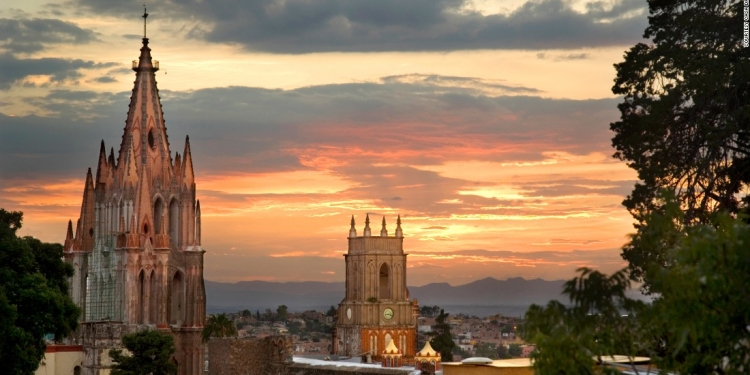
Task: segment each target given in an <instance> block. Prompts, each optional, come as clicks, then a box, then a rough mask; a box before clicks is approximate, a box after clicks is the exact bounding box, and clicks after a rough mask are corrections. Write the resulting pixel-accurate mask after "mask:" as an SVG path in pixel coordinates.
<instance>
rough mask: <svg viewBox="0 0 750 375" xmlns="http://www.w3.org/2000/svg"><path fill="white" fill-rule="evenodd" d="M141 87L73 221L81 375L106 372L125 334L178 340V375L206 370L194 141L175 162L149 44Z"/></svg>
mask: <svg viewBox="0 0 750 375" xmlns="http://www.w3.org/2000/svg"><path fill="white" fill-rule="evenodd" d="M133 70H134V71H135V72H136V77H135V83H134V88H133V93H132V96H131V97H130V105H129V109H128V115H127V120H126V121H125V129H124V132H123V135H122V141H121V143H120V148H119V151H118V152H117V154H115V152H114V149H111V150H110V153H109V156H107V152H106V151H107V150H106V148H105V146H104V141H102V144H101V149H100V152H99V160H98V165H97V169H96V176H92V173H91V169H89V170H88V173H87V175H86V183H85V186H84V191H83V202H82V204H81V215H80V217H79V219H78V221H77V222H76V225H75V233H74V230H73V229H74V226H73V223H72V221H71V222H69V223H68V230H67V236H66V239H65V253H64V257H65V261H66V262H68V263H69V264H71V265H72V266H73V268H74V269H75V275H74V276H73V278H72V280H71V286H72V288H71V296H72V298H73V300H74V301H75V302H76V304H77V305H78V306H79V307H80V308H81V310H82V316H81V323H82V324H81V328H80V329H79V330H78V331H77V332H76V334H75V336H74V337H72V338H70V339H69V341H71V342H72V343H76V344H80V345H82V346H83V348H84V363H83V372H82V373H83V374H84V375H93V374H97V375H98V374H104V373H107V372H108V369H109V366H110V365H111V363H110V362H109V357H108V355H107V352H108V351H109V349H111V348H114V347H119V346H120V345H121V341H120V339H121V337H122V335H123V334H126V333H130V332H135V331H138V330H141V329H158V330H160V331H163V332H165V333H169V334H171V335H172V336H173V338H174V340H175V347H176V353H175V356H174V361H175V362H176V363H177V365H178V369H179V372H178V373H179V374H180V375H188V374H190V375H197V374H202V373H203V372H204V361H203V346H202V344H201V337H200V334H201V331H202V328H203V324H204V320H205V315H206V293H205V288H204V282H203V255H204V253H205V251H204V250H203V248H202V247H201V219H200V215H201V214H200V202H198V201H197V200H196V190H195V176H194V174H193V160H192V155H191V152H190V141H189V139H186V140H185V148H184V152H183V154H182V155H180V154H179V153H177V154H175V157H174V158H172V154H171V151H170V149H169V146H170V144H169V142H168V138H167V128H166V126H165V122H164V116H163V112H162V106H161V102H160V98H159V91H158V89H157V87H156V78H155V72H156V71H158V70H159V62H158V61H156V60H152V58H151V49H150V48H149V47H148V38H145V37H144V38H143V47H142V48H141V53H140V58H139V59H138V60H134V61H133Z"/></svg>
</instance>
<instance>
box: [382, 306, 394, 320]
mask: <svg viewBox="0 0 750 375" xmlns="http://www.w3.org/2000/svg"><path fill="white" fill-rule="evenodd" d="M383 318H386V319H387V320H391V318H393V310H391V308H390V307H389V308H386V309H385V310H383Z"/></svg>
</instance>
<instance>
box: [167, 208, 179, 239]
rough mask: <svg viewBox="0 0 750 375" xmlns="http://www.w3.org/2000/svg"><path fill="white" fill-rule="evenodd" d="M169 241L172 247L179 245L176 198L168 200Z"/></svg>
mask: <svg viewBox="0 0 750 375" xmlns="http://www.w3.org/2000/svg"><path fill="white" fill-rule="evenodd" d="M169 241H170V242H171V243H172V246H173V247H177V246H180V204H179V203H178V202H177V199H172V200H171V201H170V202H169Z"/></svg>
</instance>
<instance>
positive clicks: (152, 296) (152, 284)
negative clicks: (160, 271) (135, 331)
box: [147, 270, 160, 324]
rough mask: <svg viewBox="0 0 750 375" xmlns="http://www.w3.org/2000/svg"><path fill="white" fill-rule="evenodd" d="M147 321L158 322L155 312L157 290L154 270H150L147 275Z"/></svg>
mask: <svg viewBox="0 0 750 375" xmlns="http://www.w3.org/2000/svg"><path fill="white" fill-rule="evenodd" d="M148 287H149V292H148V311H147V312H148V322H149V323H151V324H154V323H158V322H157V320H158V318H157V315H156V313H157V312H158V311H159V305H158V304H159V300H160V298H159V294H158V293H159V290H158V288H157V280H156V272H154V270H151V274H150V276H149V277H148Z"/></svg>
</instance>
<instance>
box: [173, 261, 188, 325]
mask: <svg viewBox="0 0 750 375" xmlns="http://www.w3.org/2000/svg"><path fill="white" fill-rule="evenodd" d="M170 310H171V315H172V316H171V318H170V323H171V324H175V325H181V324H182V322H183V321H184V320H185V318H184V316H185V313H184V311H185V285H184V282H183V280H182V273H180V272H175V274H174V277H173V278H172V306H171V309H170Z"/></svg>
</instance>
